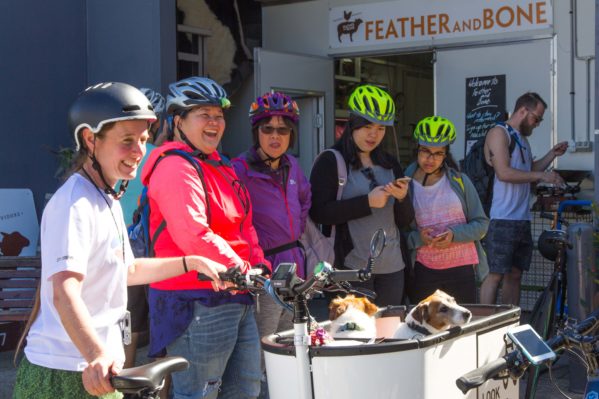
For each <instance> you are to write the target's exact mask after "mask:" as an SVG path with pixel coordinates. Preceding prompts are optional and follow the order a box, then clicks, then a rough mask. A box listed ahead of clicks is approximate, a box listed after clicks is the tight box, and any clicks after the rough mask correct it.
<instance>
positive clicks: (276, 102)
mask: <svg viewBox="0 0 599 399" xmlns="http://www.w3.org/2000/svg"><path fill="white" fill-rule="evenodd" d="M273 116H282V117H284V118H289V119H290V120H291V121H292V122H293V123H297V122H298V121H299V107H298V106H297V103H296V102H295V101H293V99H292V98H291V97H289V96H288V95H286V94H283V93H279V92H274V93H265V94H263V95H262V96H260V97H258V98H256V101H254V102H253V103H252V105H250V112H249V117H250V122H251V123H252V126H254V125H255V124H256V123H257V122H258V121H259V120H261V119H265V118H270V117H273Z"/></svg>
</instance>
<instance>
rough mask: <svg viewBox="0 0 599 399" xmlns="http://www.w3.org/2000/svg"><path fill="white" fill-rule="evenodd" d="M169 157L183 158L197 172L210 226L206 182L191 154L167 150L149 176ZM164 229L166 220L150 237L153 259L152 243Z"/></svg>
mask: <svg viewBox="0 0 599 399" xmlns="http://www.w3.org/2000/svg"><path fill="white" fill-rule="evenodd" d="M170 155H177V156H180V157H181V158H184V159H185V160H187V161H188V162H189V163H190V164H191V165H192V166H193V167H194V169H195V170H196V172H198V176H199V177H200V181H201V183H202V187H203V188H204V195H205V197H206V219H207V220H208V225H210V221H211V211H210V201H209V198H208V189H207V187H206V181H205V179H204V172H203V170H202V167H201V166H200V160H199V159H197V158H195V157H194V156H193V155H192V154H190V153H188V152H186V151H183V150H168V151H165V152H164V153H163V154H162V155H161V156H160V157H159V158H158V159H157V160H156V162H155V163H154V165H153V166H152V169H151V170H150V174H152V173H153V172H154V169H156V166H158V164H159V163H160V161H162V160H163V159H165V158H166V157H167V156H170ZM148 205H149V204H148ZM165 228H166V220H163V221H162V223H160V225H159V226H158V228H157V229H156V231H155V232H154V234H153V235H152V239H151V240H150V248H149V254H148V255H149V256H150V257H153V256H154V243H155V242H156V240H157V239H158V236H159V235H160V233H162V231H163V230H164V229H165Z"/></svg>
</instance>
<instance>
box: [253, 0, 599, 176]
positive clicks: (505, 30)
mask: <svg viewBox="0 0 599 399" xmlns="http://www.w3.org/2000/svg"><path fill="white" fill-rule="evenodd" d="M264 5H265V6H264V7H263V20H262V22H263V49H261V50H259V51H258V52H257V59H256V65H257V68H256V77H255V87H254V91H255V92H256V93H258V92H263V91H265V90H268V89H271V88H275V89H287V90H291V91H297V92H303V93H313V94H314V95H317V98H318V101H319V104H320V106H319V108H318V111H317V113H318V115H316V116H315V117H314V118H311V119H316V120H317V121H322V123H321V128H320V130H318V134H317V137H318V139H317V140H313V142H311V143H308V144H306V145H307V146H309V147H310V151H303V152H302V153H300V154H299V155H300V157H302V158H305V157H307V158H312V157H313V155H315V154H316V153H317V152H318V151H319V150H320V149H322V148H323V147H324V146H328V145H330V144H332V142H333V140H334V135H333V118H334V98H333V97H334V95H333V93H334V80H333V76H334V73H335V72H334V70H333V60H334V59H335V58H340V57H349V56H362V57H363V56H388V55H394V54H409V53H417V52H423V51H427V52H432V53H433V64H434V66H433V68H434V111H435V113H436V114H439V115H443V116H446V117H448V118H450V119H451V120H453V121H454V123H455V124H456V128H457V129H458V131H459V132H464V129H465V125H466V122H465V120H466V115H465V114H466V80H467V79H468V78H473V77H487V76H501V75H504V76H505V105H506V108H507V111H509V112H511V111H512V109H513V105H514V102H515V100H516V98H517V97H518V96H519V95H521V94H522V93H524V92H526V91H536V92H538V93H539V94H540V95H541V96H542V97H543V98H544V99H545V100H546V101H547V103H548V104H549V107H548V110H547V112H546V113H545V117H544V119H545V120H544V121H543V123H542V124H541V126H540V127H539V128H538V129H536V130H535V132H534V134H533V136H532V137H531V139H530V142H531V145H532V147H533V153H535V154H537V155H542V154H544V153H545V152H546V151H547V150H548V149H549V148H550V146H552V145H553V144H555V143H557V142H559V141H564V140H568V141H571V142H572V143H573V144H572V146H571V147H572V151H570V152H568V153H567V154H566V155H565V156H563V157H561V158H560V159H559V160H558V163H557V164H556V165H555V166H556V167H558V168H560V169H577V170H592V169H593V166H594V164H593V162H594V160H593V152H592V151H588V149H589V148H588V147H589V143H588V142H589V141H592V140H593V134H592V131H593V130H594V126H595V122H594V115H593V110H594V108H595V106H594V98H595V93H594V86H595V85H594V69H595V67H594V55H595V2H594V1H592V0H589V1H586V0H578V1H568V0H565V1H555V0H554V1H549V0H485V1H482V0H396V1H385V2H374V1H364V0H362V1H351V0H345V1H341V0H339V1H334V0H330V1H318V0H316V1H298V2H290V3H289V2H283V3H281V4H276V2H275V3H274V4H273V5H269V2H264ZM571 11H573V14H571ZM571 15H574V17H573V18H571ZM573 32H574V34H573ZM260 52H264V53H265V54H267V55H268V59H269V65H270V67H267V68H265V64H264V63H261V62H260V58H261V56H260ZM262 57H263V56H262ZM277 65H284V66H285V68H277V67H276V66H277ZM589 71H592V73H590V72H589ZM318 123H320V122H315V126H318ZM323 139H324V140H323ZM574 143H576V144H574ZM464 150H465V142H464V135H463V134H460V135H459V136H458V140H457V142H456V143H455V144H454V146H453V148H452V152H453V153H454V155H455V156H456V158H457V159H461V158H462V157H463V155H464ZM310 161H311V159H306V160H304V161H303V162H304V163H306V164H309V162H310Z"/></svg>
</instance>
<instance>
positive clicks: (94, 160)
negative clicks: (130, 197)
mask: <svg viewBox="0 0 599 399" xmlns="http://www.w3.org/2000/svg"><path fill="white" fill-rule="evenodd" d="M95 142H96V136H95V135H94V144H95ZM87 155H88V156H89V159H91V161H92V168H93V169H94V170H95V171H96V172H97V173H98V176H100V180H102V183H104V193H105V194H107V195H110V196H111V197H112V198H113V199H115V200H120V199H121V197H122V196H123V195H124V194H125V191H127V186H128V185H129V180H123V181H121V185H120V187H119V192H118V193H117V192H116V191H115V190H114V188H113V187H112V186H111V185H110V184H108V182H107V181H106V178H105V177H104V173H102V165H100V162H98V159H97V158H96V146H95V145H94V150H93V151H92V153H91V154H90V153H89V149H88V151H87ZM81 170H83V173H85V175H86V176H87V178H88V179H89V180H90V181H91V182H92V183H93V184H94V185H96V183H95V182H94V180H93V179H92V177H91V176H90V175H89V173H87V171H86V170H85V168H84V167H83V166H81ZM96 187H97V186H96Z"/></svg>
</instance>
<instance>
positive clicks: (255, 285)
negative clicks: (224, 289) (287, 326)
mask: <svg viewBox="0 0 599 399" xmlns="http://www.w3.org/2000/svg"><path fill="white" fill-rule="evenodd" d="M262 272H263V267H254V268H252V269H250V270H249V272H248V273H246V274H244V273H243V272H242V271H241V267H239V266H235V267H231V268H229V269H227V271H225V272H221V273H219V277H220V279H221V280H222V281H228V282H231V283H233V284H234V285H235V287H231V288H230V289H237V290H250V291H258V290H262V289H263V287H264V285H265V283H266V281H267V280H268V278H267V277H265V276H263V275H262ZM371 275H372V272H371V268H370V267H366V268H363V269H359V270H336V269H333V268H332V267H331V265H329V264H328V263H326V262H320V263H319V264H318V265H317V267H316V268H315V272H314V274H313V275H312V276H310V277H309V278H307V279H306V280H302V279H300V278H295V279H294V281H293V282H292V285H291V286H290V287H289V290H290V292H291V293H293V295H302V294H304V293H306V292H307V291H309V290H310V289H312V288H313V287H314V286H315V285H316V284H317V283H323V284H325V285H326V284H331V283H341V282H346V281H347V282H350V281H367V280H368V279H370V277H371ZM198 280H200V281H212V280H211V279H210V277H208V276H206V275H205V274H202V273H198Z"/></svg>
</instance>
